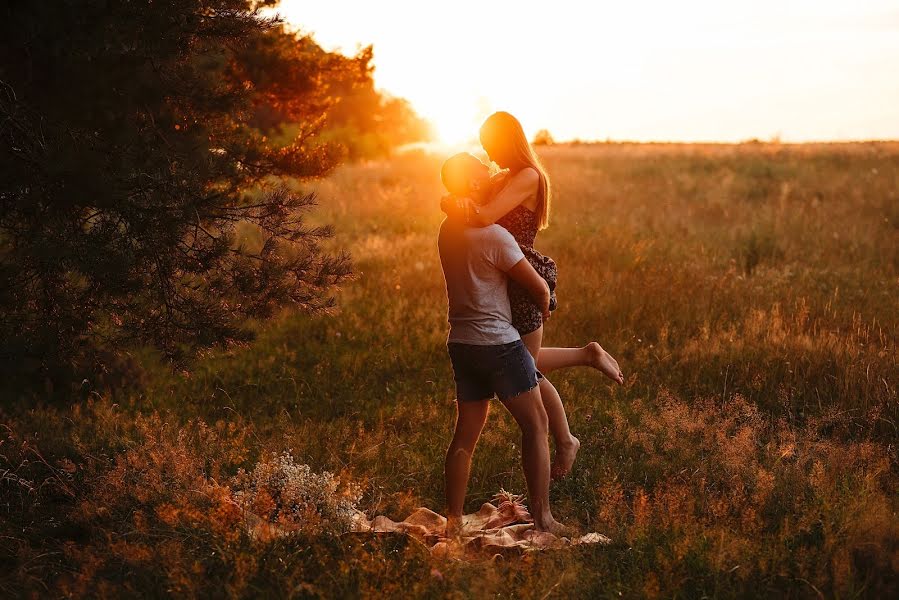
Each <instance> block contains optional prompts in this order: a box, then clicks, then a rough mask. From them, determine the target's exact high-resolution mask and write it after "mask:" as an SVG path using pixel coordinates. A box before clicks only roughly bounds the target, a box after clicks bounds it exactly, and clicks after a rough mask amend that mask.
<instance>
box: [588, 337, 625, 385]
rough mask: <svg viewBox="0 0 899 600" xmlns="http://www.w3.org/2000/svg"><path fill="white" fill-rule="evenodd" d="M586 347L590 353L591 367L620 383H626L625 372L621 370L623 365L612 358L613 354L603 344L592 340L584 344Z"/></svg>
mask: <svg viewBox="0 0 899 600" xmlns="http://www.w3.org/2000/svg"><path fill="white" fill-rule="evenodd" d="M584 348H586V350H587V352H589V353H590V366H591V367H593V368H594V369H597V370H599V371H602V373H603V374H604V375H605V376H606V377H608V378H609V379H611V380H612V381H614V382H616V383H617V384H618V385H621V384H623V383H624V374H622V372H621V367H619V366H618V361H617V360H615V359H614V358H612V355H611V354H609V353H608V352H606V351H605V350H603V348H602V346H600V345H599V344H597V343H596V342H590V343H589V344H587V345H586V346H584Z"/></svg>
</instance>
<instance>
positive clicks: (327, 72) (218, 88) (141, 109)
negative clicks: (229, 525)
mask: <svg viewBox="0 0 899 600" xmlns="http://www.w3.org/2000/svg"><path fill="white" fill-rule="evenodd" d="M261 4H270V2H268V3H260V2H250V1H247V0H134V1H130V2H129V1H126V0H119V1H112V2H110V1H108V0H80V1H76V0H63V1H58V2H16V3H4V5H3V8H0V153H2V154H0V157H2V158H0V317H2V320H0V336H2V338H3V342H2V345H0V376H2V377H3V379H4V384H5V385H6V386H7V387H8V389H9V388H10V387H12V388H15V389H23V388H21V387H20V384H26V383H29V382H31V383H34V382H35V381H41V382H43V381H45V380H46V379H47V378H48V377H49V378H51V379H53V380H55V381H56V384H57V385H56V387H57V390H59V389H60V385H59V383H61V382H71V381H80V377H81V376H82V374H83V373H85V372H86V370H88V371H89V370H90V369H96V368H97V366H98V364H97V361H98V360H99V358H98V357H99V356H100V355H101V353H100V351H101V350H109V349H123V348H126V347H129V346H132V345H140V344H152V345H153V346H155V347H157V348H159V349H160V350H161V351H162V352H163V353H164V354H165V355H166V356H168V357H170V358H172V359H175V360H181V359H183V358H185V357H188V356H190V354H191V352H192V351H193V350H196V349H198V348H202V347H209V346H212V345H216V344H228V343H239V342H245V341H247V340H249V339H250V338H251V337H252V335H251V333H250V331H249V329H248V328H247V327H246V326H245V322H246V320H247V319H248V318H264V317H266V316H268V315H270V314H272V312H273V311H274V310H276V309H278V308H279V307H282V306H285V305H294V306H298V307H301V308H303V309H307V310H321V309H326V308H327V307H329V306H330V305H331V302H332V301H331V299H330V298H329V296H328V291H329V289H330V288H331V286H333V285H334V284H336V283H338V282H340V281H341V280H343V279H344V278H345V277H347V276H348V274H349V264H348V260H347V257H346V256H344V255H336V256H334V255H330V254H328V253H326V252H324V251H323V250H322V246H321V243H322V241H323V240H325V239H326V238H328V237H329V236H330V235H331V230H330V228H328V227H314V226H310V225H308V224H307V220H308V219H306V218H304V217H306V216H308V210H309V209H310V208H311V207H312V206H313V205H314V204H315V201H316V199H315V198H314V197H313V196H312V195H309V194H298V193H293V192H291V191H289V190H288V188H287V187H285V186H284V185H282V184H281V183H280V182H282V181H283V178H287V177H292V178H299V179H302V178H306V177H315V176H321V175H324V174H326V173H328V172H329V171H330V170H331V169H332V168H333V167H334V166H335V165H336V163H337V162H338V160H339V159H340V156H341V150H340V149H339V148H338V147H335V146H332V145H327V144H323V143H321V142H320V141H319V138H318V134H319V133H320V131H321V128H322V127H323V126H324V125H325V122H326V116H327V113H328V110H329V108H330V107H331V106H332V105H333V104H334V102H335V98H334V95H333V89H334V87H335V86H337V87H340V86H342V87H346V85H347V82H352V81H356V80H358V81H360V82H365V81H368V80H370V76H371V67H370V66H369V60H370V51H368V54H365V53H362V54H361V55H360V56H358V57H355V58H347V57H344V56H341V55H338V54H333V53H328V52H325V51H323V50H322V49H321V48H320V47H318V46H317V45H316V44H315V43H314V42H313V41H312V40H311V39H310V38H304V37H297V36H294V35H292V34H289V33H288V32H286V31H285V30H284V29H283V27H282V26H281V25H280V24H279V23H277V22H276V21H274V20H273V19H270V18H263V17H262V16H260V14H259V13H258V12H257V9H258V7H259V5H261ZM266 115H268V118H267V119H266V118H265V117H266ZM272 115H277V118H274V119H273V118H272ZM281 123H291V124H293V128H292V129H291V132H292V133H293V135H291V136H290V139H288V140H284V139H283V138H284V136H278V135H274V134H275V133H277V130H278V127H279V125H280V124H281ZM276 139H277V140H278V141H277V142H276V141H274V140H276ZM247 231H251V232H254V233H252V234H251V235H247ZM62 388H66V386H64V385H63V386H62Z"/></svg>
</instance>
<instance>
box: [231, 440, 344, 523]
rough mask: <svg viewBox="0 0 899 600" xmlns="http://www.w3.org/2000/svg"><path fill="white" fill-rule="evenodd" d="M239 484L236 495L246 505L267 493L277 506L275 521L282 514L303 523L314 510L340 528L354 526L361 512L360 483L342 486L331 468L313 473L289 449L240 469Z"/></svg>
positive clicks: (273, 514) (324, 521)
mask: <svg viewBox="0 0 899 600" xmlns="http://www.w3.org/2000/svg"><path fill="white" fill-rule="evenodd" d="M236 484H237V486H238V488H239V489H240V491H238V492H237V493H236V494H235V497H236V499H237V501H238V502H239V503H240V504H242V505H245V506H246V505H248V504H249V503H250V502H251V501H252V498H253V497H255V495H256V494H257V493H259V492H262V491H265V492H266V493H268V495H269V496H270V497H271V499H272V500H273V501H274V502H275V506H276V509H275V510H274V511H273V512H272V514H271V515H270V519H271V520H272V521H276V520H277V519H278V517H279V516H280V515H282V514H283V515H284V516H287V517H289V518H290V519H291V520H294V521H295V522H297V523H298V524H302V519H303V518H304V517H306V516H308V515H309V511H310V510H312V511H314V512H315V513H316V514H317V515H318V516H319V517H320V518H321V519H322V522H323V524H325V525H327V526H329V527H333V528H335V529H337V530H339V531H349V530H350V529H352V527H353V523H354V520H355V518H356V515H357V512H358V511H357V510H356V504H357V503H358V502H359V499H360V498H361V497H362V490H361V488H360V487H359V486H358V485H356V484H346V485H343V486H341V483H340V480H339V479H338V478H337V477H335V476H334V474H333V473H331V472H329V471H322V472H321V473H314V472H313V471H312V469H311V468H310V467H309V465H306V464H298V463H297V462H296V461H295V460H294V458H293V455H292V454H291V453H290V451H289V450H285V451H284V452H282V453H281V454H280V455H279V454H276V453H274V452H273V453H272V454H271V456H270V457H269V458H268V459H266V460H261V461H260V462H258V463H257V464H256V466H255V467H254V468H253V471H252V472H251V473H247V472H246V471H244V470H243V469H241V470H240V471H239V472H238V474H237V477H236ZM285 513H286V514H285Z"/></svg>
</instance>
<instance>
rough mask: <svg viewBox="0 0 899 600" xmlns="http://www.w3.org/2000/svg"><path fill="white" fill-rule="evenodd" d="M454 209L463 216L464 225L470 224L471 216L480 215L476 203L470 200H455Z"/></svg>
mask: <svg viewBox="0 0 899 600" xmlns="http://www.w3.org/2000/svg"><path fill="white" fill-rule="evenodd" d="M456 209H457V210H458V211H459V214H461V215H463V216H464V218H465V222H466V223H469V224H470V223H471V220H472V215H477V214H480V212H481V211H480V209H479V208H478V204H477V202H475V201H474V200H472V199H471V198H456Z"/></svg>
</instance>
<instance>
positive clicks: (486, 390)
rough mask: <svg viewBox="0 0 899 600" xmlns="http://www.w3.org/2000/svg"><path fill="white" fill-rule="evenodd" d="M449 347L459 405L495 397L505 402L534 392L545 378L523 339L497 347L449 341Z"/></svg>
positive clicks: (447, 346)
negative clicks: (528, 392) (539, 382)
mask: <svg viewBox="0 0 899 600" xmlns="http://www.w3.org/2000/svg"><path fill="white" fill-rule="evenodd" d="M446 348H447V350H448V351H449V355H450V361H451V362H452V363H453V378H454V379H455V380H456V399H458V400H459V401H460V402H476V401H478V400H489V399H490V398H493V396H494V395H496V396H497V397H498V398H499V399H500V400H502V401H506V400H509V399H511V398H514V397H515V396H518V395H520V394H523V393H525V392H527V391H529V390H532V389H534V388H535V387H537V383H538V381H539V380H540V379H542V378H543V375H541V374H540V372H539V371H537V367H536V366H535V365H534V359H533V358H532V357H531V353H530V352H528V349H527V347H526V346H525V345H524V342H522V341H521V340H515V341H514V342H509V343H508V344H500V345H498V346H476V345H473V344H460V343H458V342H450V343H448V344H447V345H446Z"/></svg>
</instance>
